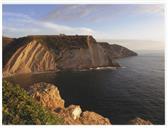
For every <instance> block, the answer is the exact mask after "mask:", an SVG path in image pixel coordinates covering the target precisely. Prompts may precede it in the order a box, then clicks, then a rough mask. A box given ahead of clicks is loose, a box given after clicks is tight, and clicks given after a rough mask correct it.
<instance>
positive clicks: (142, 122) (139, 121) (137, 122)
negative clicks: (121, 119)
mask: <svg viewBox="0 0 168 128" xmlns="http://www.w3.org/2000/svg"><path fill="white" fill-rule="evenodd" d="M128 123H129V124H133V125H152V122H151V121H149V120H144V119H142V118H139V117H137V118H135V119H132V120H130V121H129V122H128Z"/></svg>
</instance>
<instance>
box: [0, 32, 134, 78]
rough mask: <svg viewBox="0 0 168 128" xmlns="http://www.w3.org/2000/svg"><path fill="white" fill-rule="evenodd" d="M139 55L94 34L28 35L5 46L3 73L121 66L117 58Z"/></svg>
mask: <svg viewBox="0 0 168 128" xmlns="http://www.w3.org/2000/svg"><path fill="white" fill-rule="evenodd" d="M133 55H136V53H134V52H133V51H130V50H129V49H126V48H124V47H122V46H118V45H109V44H108V43H97V42H96V40H95V39H94V38H93V37H92V36H78V35H76V36H66V35H57V36H28V37H22V38H18V39H13V40H12V41H11V43H10V44H8V45H7V46H6V47H4V50H3V67H4V68H3V74H4V75H11V74H18V73H30V72H46V71H60V70H81V69H89V68H96V67H106V66H110V67H118V66H119V64H118V63H116V62H115V61H114V59H115V58H121V57H126V56H133Z"/></svg>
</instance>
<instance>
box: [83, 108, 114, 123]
mask: <svg viewBox="0 0 168 128" xmlns="http://www.w3.org/2000/svg"><path fill="white" fill-rule="evenodd" d="M80 121H81V123H82V124H86V125H92V124H95V125H99V124H104V125H109V124H111V123H110V121H109V119H107V118H104V117H103V116H101V115H99V114H97V113H95V112H89V111H85V112H83V113H82V115H81V117H80Z"/></svg>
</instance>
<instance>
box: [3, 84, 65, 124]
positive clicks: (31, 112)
mask: <svg viewBox="0 0 168 128" xmlns="http://www.w3.org/2000/svg"><path fill="white" fill-rule="evenodd" d="M2 92H3V110H2V111H3V120H2V122H3V124H63V119H61V118H60V117H58V116H56V115H55V114H53V113H51V112H50V111H49V110H47V109H46V108H44V107H43V106H41V105H40V104H39V103H38V102H36V101H35V100H34V99H33V98H32V97H31V96H29V95H28V93H27V92H26V91H25V90H24V89H22V88H21V87H20V86H19V85H16V84H12V83H9V82H7V81H3V88H2Z"/></svg>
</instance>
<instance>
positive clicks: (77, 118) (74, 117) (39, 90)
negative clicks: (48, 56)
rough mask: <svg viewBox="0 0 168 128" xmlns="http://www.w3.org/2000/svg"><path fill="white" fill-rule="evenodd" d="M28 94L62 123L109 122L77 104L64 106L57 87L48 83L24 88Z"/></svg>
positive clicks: (103, 123) (104, 123)
mask: <svg viewBox="0 0 168 128" xmlns="http://www.w3.org/2000/svg"><path fill="white" fill-rule="evenodd" d="M26 90H27V91H28V92H29V94H30V95H31V96H32V97H33V98H34V99H35V100H36V101H38V102H39V103H41V104H42V105H43V106H44V107H46V108H48V109H50V110H51V111H52V112H53V113H55V114H56V115H57V116H59V117H61V118H63V119H64V124H73V125H74V124H88V125H89V124H102V125H106V124H111V123H110V121H109V119H107V118H104V117H103V116H101V115H99V114H97V113H95V112H89V111H85V112H82V109H81V107H80V106H79V105H70V106H68V107H66V108H65V107H64V100H63V99H62V98H61V96H60V93H59V90H58V88H57V87H56V86H55V85H52V84H50V83H43V82H41V83H36V84H34V85H31V86H30V87H28V88H26Z"/></svg>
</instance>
